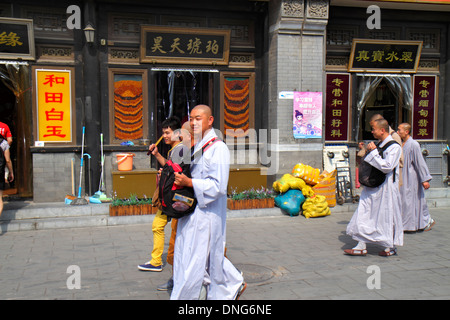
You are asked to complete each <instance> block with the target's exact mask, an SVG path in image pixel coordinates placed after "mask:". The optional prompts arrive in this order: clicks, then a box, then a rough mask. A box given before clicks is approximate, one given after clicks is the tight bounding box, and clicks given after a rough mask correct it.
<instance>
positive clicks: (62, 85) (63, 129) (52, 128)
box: [36, 69, 72, 142]
mask: <svg viewBox="0 0 450 320" xmlns="http://www.w3.org/2000/svg"><path fill="white" fill-rule="evenodd" d="M36 88H37V90H36V91H37V92H36V95H37V99H36V101H37V119H38V126H37V129H38V132H37V139H38V140H39V141H45V142H71V141H72V92H71V72H70V70H47V69H37V70H36Z"/></svg>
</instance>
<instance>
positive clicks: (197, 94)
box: [153, 70, 214, 155]
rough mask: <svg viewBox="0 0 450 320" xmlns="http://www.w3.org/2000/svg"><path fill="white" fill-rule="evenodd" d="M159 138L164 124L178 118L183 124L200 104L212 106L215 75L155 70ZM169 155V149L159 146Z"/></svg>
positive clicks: (157, 131)
mask: <svg viewBox="0 0 450 320" xmlns="http://www.w3.org/2000/svg"><path fill="white" fill-rule="evenodd" d="M153 78H154V83H155V106H156V110H155V113H156V123H155V124H156V136H157V138H159V137H160V136H161V132H162V128H161V123H162V122H163V121H164V120H165V119H167V118H169V117H171V116H176V117H178V118H179V119H180V120H181V123H184V122H186V121H188V120H189V114H190V112H191V110H192V109H193V108H194V107H195V106H196V105H199V104H206V105H209V106H212V105H213V104H212V101H213V87H214V86H213V84H214V77H213V73H212V72H198V71H193V70H167V71H154V75H153ZM158 149H159V150H162V152H163V153H161V154H163V155H164V154H166V153H167V151H168V147H167V146H166V145H164V144H160V145H158Z"/></svg>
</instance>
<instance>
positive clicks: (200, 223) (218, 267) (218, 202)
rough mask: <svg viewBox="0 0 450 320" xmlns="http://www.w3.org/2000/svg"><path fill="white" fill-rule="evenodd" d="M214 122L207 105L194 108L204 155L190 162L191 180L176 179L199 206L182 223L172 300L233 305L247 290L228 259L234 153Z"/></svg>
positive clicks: (193, 124)
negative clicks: (229, 302)
mask: <svg viewBox="0 0 450 320" xmlns="http://www.w3.org/2000/svg"><path fill="white" fill-rule="evenodd" d="M213 122H214V117H213V116H212V114H211V109H210V108H209V107H208V106H206V105H198V106H196V107H195V108H194V109H192V111H191V114H190V124H191V128H192V130H193V133H194V139H195V142H196V143H195V146H194V154H198V153H197V152H202V149H203V150H204V151H203V153H202V155H201V157H199V158H196V159H194V160H193V162H192V163H191V175H192V178H188V177H187V176H185V175H183V174H176V177H175V183H176V184H178V185H180V186H190V187H193V188H194V191H195V196H196V198H197V201H198V204H197V207H196V208H195V211H194V212H193V213H192V214H191V215H189V216H186V217H182V218H180V219H178V227H177V236H176V240H175V256H174V265H173V280H174V286H173V290H172V294H171V296H170V298H171V299H172V300H176V299H179V300H197V299H207V300H233V299H237V298H239V296H240V295H241V294H242V293H243V291H244V290H245V288H246V286H247V285H246V283H245V282H244V279H243V277H242V274H241V273H240V272H239V271H238V270H237V269H236V268H235V267H234V266H233V264H232V263H231V262H230V261H229V260H228V259H227V258H226V257H224V250H225V241H226V239H225V230H226V212H227V210H226V201H227V185H228V175H229V170H230V164H229V159H230V153H229V150H228V147H227V146H226V145H225V143H223V142H222V141H220V140H219V139H218V138H217V135H216V133H215V132H214V129H213V126H212V125H213ZM204 147H205V148H204Z"/></svg>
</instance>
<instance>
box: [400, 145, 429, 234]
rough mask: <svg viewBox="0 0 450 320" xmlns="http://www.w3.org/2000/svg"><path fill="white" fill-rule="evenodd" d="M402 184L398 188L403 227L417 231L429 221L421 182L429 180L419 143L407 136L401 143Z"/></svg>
mask: <svg viewBox="0 0 450 320" xmlns="http://www.w3.org/2000/svg"><path fill="white" fill-rule="evenodd" d="M403 156H404V165H403V186H402V187H401V188H400V192H401V197H402V202H403V208H402V211H403V213H402V219H403V229H404V230H406V231H417V230H419V229H423V228H425V227H426V225H427V224H428V223H429V221H430V219H431V217H430V212H429V210H428V206H427V200H426V199H425V192H424V188H423V186H422V183H423V182H425V181H430V180H431V175H430V171H429V170H428V167H427V164H426V163H425V160H424V158H423V155H422V152H421V149H420V144H419V143H418V142H417V141H415V140H414V139H413V138H411V137H410V138H409V139H408V140H406V142H405V143H404V145H403Z"/></svg>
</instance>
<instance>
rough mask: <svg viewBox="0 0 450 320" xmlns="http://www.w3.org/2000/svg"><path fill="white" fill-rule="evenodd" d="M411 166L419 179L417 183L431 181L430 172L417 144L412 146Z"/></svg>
mask: <svg viewBox="0 0 450 320" xmlns="http://www.w3.org/2000/svg"><path fill="white" fill-rule="evenodd" d="M412 164H413V166H414V169H415V170H416V172H417V175H418V177H419V182H420V183H424V182H425V181H430V180H431V179H432V177H431V174H430V170H428V166H427V164H426V162H425V159H424V158H423V155H422V152H421V150H420V145H419V144H418V143H417V144H416V145H414V146H413V161H412Z"/></svg>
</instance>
